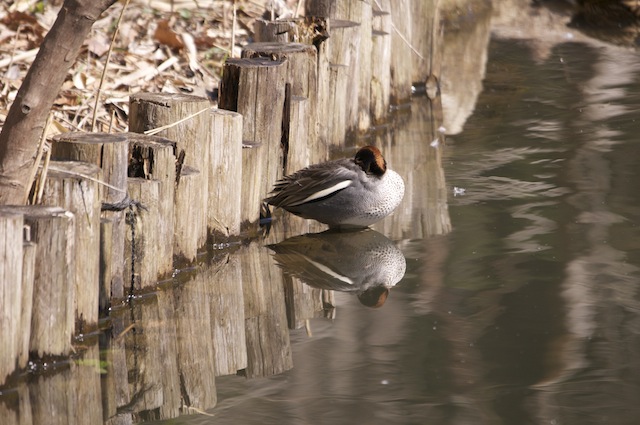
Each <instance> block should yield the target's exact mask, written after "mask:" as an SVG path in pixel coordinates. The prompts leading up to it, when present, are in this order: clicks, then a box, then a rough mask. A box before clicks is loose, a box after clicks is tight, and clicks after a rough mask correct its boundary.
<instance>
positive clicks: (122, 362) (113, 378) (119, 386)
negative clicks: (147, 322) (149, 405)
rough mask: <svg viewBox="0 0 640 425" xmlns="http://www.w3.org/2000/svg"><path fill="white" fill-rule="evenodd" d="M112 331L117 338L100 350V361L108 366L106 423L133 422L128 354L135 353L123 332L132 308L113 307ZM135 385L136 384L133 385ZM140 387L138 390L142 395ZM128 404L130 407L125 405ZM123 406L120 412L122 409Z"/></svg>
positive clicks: (104, 392) (105, 377) (104, 391)
mask: <svg viewBox="0 0 640 425" xmlns="http://www.w3.org/2000/svg"><path fill="white" fill-rule="evenodd" d="M110 319H111V332H112V334H113V336H114V337H113V338H111V339H109V340H108V349H107V350H100V361H101V363H102V364H103V365H104V369H106V373H105V374H103V377H102V408H103V409H104V417H105V418H108V419H106V420H105V421H104V424H105V425H123V424H131V423H133V420H132V413H133V406H131V398H132V397H131V392H130V383H129V371H128V369H127V358H128V356H135V354H133V353H132V351H133V350H132V348H131V346H129V351H127V348H126V345H125V343H126V342H129V340H127V338H125V337H124V335H123V334H122V333H123V332H125V328H126V327H127V326H128V325H129V323H130V316H129V310H128V309H127V310H117V311H112V312H111V314H110ZM127 332H134V333H135V332H137V330H135V329H128V331H127ZM133 387H134V388H136V387H135V385H134V386H133ZM139 394H140V388H139V387H138V392H137V393H136V394H135V395H136V397H138V396H139ZM125 406H127V408H126V409H123V407H125ZM118 410H120V412H118Z"/></svg>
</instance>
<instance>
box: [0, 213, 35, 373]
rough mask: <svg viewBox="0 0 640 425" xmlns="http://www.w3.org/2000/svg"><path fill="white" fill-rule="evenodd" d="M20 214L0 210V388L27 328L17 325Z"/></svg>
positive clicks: (19, 320) (19, 306) (20, 272)
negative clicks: (0, 333) (0, 285)
mask: <svg viewBox="0 0 640 425" xmlns="http://www.w3.org/2000/svg"><path fill="white" fill-rule="evenodd" d="M22 226H23V218H22V215H21V214H19V213H17V212H10V211H6V212H5V211H0V235H2V236H1V237H0V282H2V285H3V287H2V290H1V291H0V308H2V311H0V329H2V344H0V385H2V384H3V383H4V380H5V378H6V377H7V376H8V375H9V374H10V373H12V372H13V369H14V367H15V364H16V359H17V358H18V357H19V355H20V349H21V344H20V342H21V341H20V338H21V334H22V333H23V332H25V331H26V332H27V334H28V333H29V327H25V326H23V325H22V323H21V310H22V308H23V306H22V291H23V290H24V287H23V281H22V268H23V267H22V264H23V253H22V232H23V230H22Z"/></svg>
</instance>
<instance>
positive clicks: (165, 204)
mask: <svg viewBox="0 0 640 425" xmlns="http://www.w3.org/2000/svg"><path fill="white" fill-rule="evenodd" d="M127 137H128V138H129V150H130V154H129V171H128V174H129V177H130V178H131V177H134V178H135V177H139V178H143V179H151V180H158V181H159V183H160V187H159V189H158V190H159V197H158V199H157V201H156V202H157V204H158V221H157V222H156V223H155V232H156V237H157V244H158V246H157V248H156V249H157V260H156V261H157V267H158V276H157V277H159V278H165V277H168V276H170V275H171V274H172V273H173V271H174V267H173V240H174V235H173V232H174V216H175V212H174V208H175V205H174V202H175V193H176V144H175V142H172V141H170V140H168V139H165V138H162V137H157V136H147V135H144V134H139V133H128V134H127Z"/></svg>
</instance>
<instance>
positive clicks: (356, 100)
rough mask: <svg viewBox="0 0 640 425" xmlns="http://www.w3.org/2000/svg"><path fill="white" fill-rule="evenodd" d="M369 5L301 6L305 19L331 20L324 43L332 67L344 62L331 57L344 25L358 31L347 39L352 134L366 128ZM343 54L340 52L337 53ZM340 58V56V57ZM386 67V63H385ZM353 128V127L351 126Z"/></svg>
mask: <svg viewBox="0 0 640 425" xmlns="http://www.w3.org/2000/svg"><path fill="white" fill-rule="evenodd" d="M371 3H372V2H366V1H324V0H321V1H312V2H307V3H306V4H305V9H306V14H307V15H309V16H321V17H324V18H328V19H330V20H331V22H332V24H331V37H330V39H329V40H327V42H328V43H329V44H330V47H329V48H330V50H332V51H333V53H332V62H333V64H334V65H335V64H340V63H344V59H342V61H341V60H338V58H337V57H336V56H333V55H335V54H338V52H337V51H336V50H335V46H336V41H337V40H336V36H337V37H342V36H343V35H342V34H340V32H341V31H342V28H343V27H344V26H345V21H346V22H351V23H352V24H350V25H356V26H357V28H355V30H356V31H357V32H358V36H357V40H356V39H353V40H350V41H351V42H352V43H354V44H355V46H354V47H353V48H354V51H353V52H352V53H351V54H352V56H351V58H352V59H351V62H352V63H350V64H349V66H350V67H352V68H351V69H350V71H349V73H350V76H351V77H352V80H351V83H350V84H349V87H348V90H349V91H348V95H347V102H348V103H349V104H348V106H347V131H348V132H353V131H354V130H358V131H359V132H363V131H365V130H367V129H368V128H369V126H370V115H369V104H370V97H371V93H370V88H369V84H370V81H371V77H372V69H371V61H372V56H371V43H372V33H371V15H372V4H371ZM350 36H351V31H349V32H347V33H346V34H344V37H350ZM337 45H339V46H340V50H342V49H344V46H343V45H344V40H341V41H339V42H337ZM340 54H341V55H343V53H340ZM343 58H344V56H343ZM387 66H388V64H387ZM353 77H355V78H353ZM354 126H355V127H354Z"/></svg>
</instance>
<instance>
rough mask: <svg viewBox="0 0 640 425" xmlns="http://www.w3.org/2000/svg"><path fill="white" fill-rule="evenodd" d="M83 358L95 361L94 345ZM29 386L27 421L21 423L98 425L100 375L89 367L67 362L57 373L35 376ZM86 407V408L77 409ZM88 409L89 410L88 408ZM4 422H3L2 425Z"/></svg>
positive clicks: (99, 419) (100, 414)
mask: <svg viewBox="0 0 640 425" xmlns="http://www.w3.org/2000/svg"><path fill="white" fill-rule="evenodd" d="M85 355H86V356H87V357H86V358H97V356H98V346H97V344H96V345H95V346H93V347H91V348H89V349H88V350H87V352H86V354H85ZM35 381H36V382H33V383H32V384H31V385H29V400H30V405H29V409H30V413H31V416H28V417H30V418H31V421H30V422H27V421H24V418H23V417H22V416H21V419H23V422H19V423H20V424H24V423H32V424H51V425H66V424H101V423H103V420H104V418H103V416H102V402H101V399H100V395H101V394H100V372H99V371H98V370H97V367H95V366H94V367H90V366H89V365H88V364H86V363H85V364H81V365H79V364H76V363H75V362H69V366H68V368H64V369H63V370H61V371H57V373H51V374H43V375H41V376H38V377H37V378H36V379H35ZM80 406H85V408H80ZM89 406H90V408H89ZM3 423H4V422H3Z"/></svg>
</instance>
